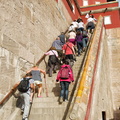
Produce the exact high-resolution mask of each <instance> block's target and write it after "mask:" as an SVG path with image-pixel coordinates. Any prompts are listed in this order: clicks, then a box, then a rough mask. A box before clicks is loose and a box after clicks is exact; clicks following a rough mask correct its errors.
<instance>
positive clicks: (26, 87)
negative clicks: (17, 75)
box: [18, 78, 31, 93]
mask: <svg viewBox="0 0 120 120" xmlns="http://www.w3.org/2000/svg"><path fill="white" fill-rule="evenodd" d="M30 79H31V78H23V80H21V81H20V84H19V85H18V90H19V91H20V92H22V93H25V92H27V91H28V90H29V88H30V86H29V85H30V83H29V80H30Z"/></svg>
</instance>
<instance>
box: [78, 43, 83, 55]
mask: <svg viewBox="0 0 120 120" xmlns="http://www.w3.org/2000/svg"><path fill="white" fill-rule="evenodd" d="M81 44H82V42H78V43H77V48H78V56H79V55H80V53H81V52H82V45H81Z"/></svg>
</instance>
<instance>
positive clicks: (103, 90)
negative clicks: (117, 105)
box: [91, 29, 113, 120]
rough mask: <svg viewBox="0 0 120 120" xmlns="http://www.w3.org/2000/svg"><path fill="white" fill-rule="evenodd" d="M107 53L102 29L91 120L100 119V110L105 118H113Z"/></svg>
mask: <svg viewBox="0 0 120 120" xmlns="http://www.w3.org/2000/svg"><path fill="white" fill-rule="evenodd" d="M108 53H109V49H108V38H107V35H106V30H105V29H103V34H102V40H101V45H100V53H99V59H98V64H97V72H96V77H95V84H94V92H93V93H94V94H93V98H92V106H91V119H92V120H102V119H103V118H102V112H105V113H106V118H107V120H108V119H111V118H113V105H112V91H111V80H110V58H109V54H108ZM95 111H96V112H95Z"/></svg>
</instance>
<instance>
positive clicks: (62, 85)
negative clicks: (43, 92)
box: [60, 81, 65, 102]
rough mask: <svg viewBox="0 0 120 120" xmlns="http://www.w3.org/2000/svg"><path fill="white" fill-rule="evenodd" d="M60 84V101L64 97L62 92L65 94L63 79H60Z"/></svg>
mask: <svg viewBox="0 0 120 120" xmlns="http://www.w3.org/2000/svg"><path fill="white" fill-rule="evenodd" d="M60 86H61V91H60V99H61V101H63V99H64V96H65V95H64V94H65V84H64V81H61V82H60ZM61 101H60V102H61Z"/></svg>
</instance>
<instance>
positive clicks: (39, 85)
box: [37, 84, 42, 97]
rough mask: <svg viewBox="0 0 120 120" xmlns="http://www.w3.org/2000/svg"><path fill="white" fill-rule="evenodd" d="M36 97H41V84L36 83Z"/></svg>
mask: <svg viewBox="0 0 120 120" xmlns="http://www.w3.org/2000/svg"><path fill="white" fill-rule="evenodd" d="M37 86H38V97H41V92H42V84H38V85H37Z"/></svg>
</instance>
